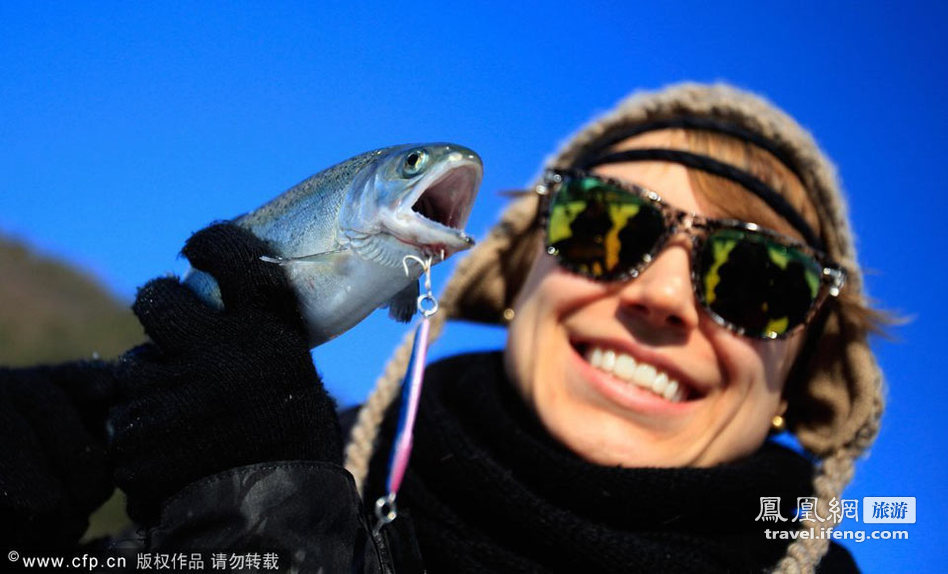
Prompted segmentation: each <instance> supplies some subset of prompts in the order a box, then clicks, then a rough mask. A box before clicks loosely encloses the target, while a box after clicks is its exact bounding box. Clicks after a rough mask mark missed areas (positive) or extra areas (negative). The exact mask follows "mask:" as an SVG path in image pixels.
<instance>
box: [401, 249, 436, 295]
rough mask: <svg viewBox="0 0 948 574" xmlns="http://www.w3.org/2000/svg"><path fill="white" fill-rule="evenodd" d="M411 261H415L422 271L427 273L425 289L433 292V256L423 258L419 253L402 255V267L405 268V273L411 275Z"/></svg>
mask: <svg viewBox="0 0 948 574" xmlns="http://www.w3.org/2000/svg"><path fill="white" fill-rule="evenodd" d="M409 261H414V262H415V263H417V264H418V265H419V266H420V267H421V272H422V273H424V275H425V291H428V292H431V257H428V258H427V259H422V258H421V257H418V256H417V255H406V256H404V257H402V268H403V269H404V270H405V275H407V276H409V277H411V272H410V271H409V270H408V262H409Z"/></svg>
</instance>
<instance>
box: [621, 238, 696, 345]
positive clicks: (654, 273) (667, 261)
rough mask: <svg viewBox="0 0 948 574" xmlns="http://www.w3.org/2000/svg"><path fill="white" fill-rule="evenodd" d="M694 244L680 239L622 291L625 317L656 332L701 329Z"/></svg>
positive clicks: (683, 331) (668, 246)
mask: <svg viewBox="0 0 948 574" xmlns="http://www.w3.org/2000/svg"><path fill="white" fill-rule="evenodd" d="M690 248H691V243H690V242H689V241H688V239H687V238H686V237H685V236H683V235H679V236H678V237H676V238H673V239H672V240H670V241H669V242H668V244H667V245H666V246H665V248H664V249H662V251H660V252H659V253H658V255H657V256H656V257H655V259H654V260H653V261H652V262H651V263H650V264H649V266H648V267H646V268H645V269H644V270H643V271H642V273H640V274H639V276H638V277H637V278H635V279H633V280H631V281H628V282H627V283H626V284H625V285H623V286H622V289H621V291H619V298H620V304H621V307H622V312H623V314H625V315H626V317H627V318H628V319H630V320H632V321H635V322H638V323H642V324H646V325H648V326H649V327H651V328H653V329H660V330H665V331H668V330H671V331H673V332H677V333H682V334H683V333H686V332H688V331H689V330H691V329H694V328H696V327H697V326H698V308H697V303H696V302H695V296H694V291H693V290H692V288H691V256H690Z"/></svg>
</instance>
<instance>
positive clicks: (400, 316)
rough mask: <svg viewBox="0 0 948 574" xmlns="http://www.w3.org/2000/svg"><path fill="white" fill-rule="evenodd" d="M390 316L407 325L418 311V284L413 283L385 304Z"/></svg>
mask: <svg viewBox="0 0 948 574" xmlns="http://www.w3.org/2000/svg"><path fill="white" fill-rule="evenodd" d="M385 306H387V307H388V315H389V317H391V318H392V319H395V320H396V321H401V322H402V323H407V322H409V321H411V318H412V317H413V316H414V315H415V311H416V310H417V309H418V282H417V281H412V282H411V283H409V284H408V286H407V287H405V288H404V289H402V290H401V291H399V292H398V293H396V294H395V296H394V297H392V298H391V299H389V300H388V302H387V303H386V304H385Z"/></svg>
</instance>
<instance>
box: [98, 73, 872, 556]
mask: <svg viewBox="0 0 948 574" xmlns="http://www.w3.org/2000/svg"><path fill="white" fill-rule="evenodd" d="M546 168H547V169H545V170H544V173H543V174H542V175H541V177H540V179H539V181H538V184H537V187H536V193H530V194H527V195H526V196H525V197H523V198H521V199H520V200H518V201H516V202H515V203H513V204H512V205H511V207H510V208H509V209H508V210H507V211H506V212H505V213H504V215H503V217H502V218H501V221H500V223H499V224H498V225H497V226H495V228H494V229H493V230H492V232H491V234H490V235H489V237H488V238H487V239H486V240H485V241H483V242H482V243H481V244H479V245H478V246H477V247H476V248H475V249H474V250H473V252H472V253H471V254H470V255H469V256H468V257H467V258H466V259H465V260H464V261H463V262H462V263H460V264H459V266H458V269H457V271H456V273H455V274H454V276H453V277H452V278H451V280H450V281H449V283H448V285H447V287H446V289H445V292H444V294H443V295H442V297H441V299H440V303H441V309H442V312H440V313H438V314H437V315H435V317H434V319H433V322H434V324H433V329H432V330H433V336H435V337H436V336H437V334H438V333H439V332H440V330H441V328H442V327H443V325H444V321H445V318H446V317H447V316H451V317H457V318H463V319H469V320H478V321H490V322H507V323H509V330H508V333H509V338H508V342H507V345H506V348H505V350H504V351H503V352H497V353H486V354H476V355H467V356H461V357H455V358H452V359H449V360H446V361H443V362H441V363H438V364H436V365H432V366H431V367H430V368H429V369H428V370H427V373H426V379H425V392H424V394H423V397H422V401H421V408H420V411H419V416H418V420H417V426H416V430H415V447H414V454H413V458H412V460H411V463H410V466H409V468H408V471H407V473H406V476H405V479H404V482H403V484H402V487H401V490H400V492H399V496H398V499H397V502H398V510H399V513H398V518H396V519H395V521H394V522H392V523H391V524H389V525H386V526H383V527H380V528H379V529H376V530H373V529H372V526H373V523H374V522H375V518H374V517H373V516H372V515H371V513H370V512H367V511H365V510H364V509H363V506H362V505H361V503H360V499H359V496H358V495H357V494H356V489H358V490H359V492H360V493H361V494H362V500H365V501H366V504H365V507H366V508H368V509H371V508H372V503H373V502H374V501H376V500H377V499H380V498H382V497H384V495H385V486H384V485H385V479H386V474H387V467H388V462H389V451H390V447H391V443H392V437H393V435H394V429H395V426H396V423H397V405H396V404H395V403H396V401H394V398H395V397H396V395H397V394H398V384H399V382H400V380H401V378H402V375H403V374H404V372H405V369H406V367H407V363H408V359H409V355H410V341H406V344H405V345H403V346H402V347H401V348H400V349H399V350H398V351H397V352H396V354H395V357H394V358H393V360H392V361H391V362H390V363H389V364H388V366H387V367H386V370H385V374H384V375H383V377H382V378H381V379H380V381H379V384H378V387H377V389H376V390H375V392H374V393H373V394H372V396H371V397H370V398H369V400H368V401H367V402H366V404H365V405H364V406H363V407H362V408H361V410H360V411H359V413H358V417H357V420H355V421H354V422H353V421H351V420H350V419H351V418H352V417H350V416H348V414H343V417H342V418H343V422H344V423H346V425H345V426H349V423H353V424H352V426H351V432H350V437H351V438H350V441H349V443H348V445H347V446H346V449H345V469H343V467H342V466H341V463H342V462H343V450H342V446H341V440H340V436H341V435H340V432H339V423H338V421H337V419H336V416H335V413H334V405H333V402H332V400H331V399H330V398H329V397H328V395H327V394H326V392H325V390H324V389H323V388H322V386H321V384H318V376H317V375H316V373H315V370H314V368H313V365H312V363H311V361H310V360H309V354H308V350H307V345H306V339H305V329H304V328H303V326H302V323H301V320H300V318H299V315H298V313H297V311H296V307H295V302H294V301H293V298H292V295H290V293H291V291H290V290H289V288H288V286H287V283H286V279H285V277H283V276H282V274H281V272H280V271H279V268H278V267H277V266H273V265H267V264H265V263H261V262H260V256H261V255H265V254H267V250H268V248H267V246H266V245H265V244H264V243H263V242H261V241H259V240H257V239H256V238H254V237H253V236H248V234H247V233H246V232H241V230H239V229H237V228H235V227H233V226H228V225H218V226H213V227H211V228H208V229H207V230H204V231H202V232H199V233H198V234H196V235H195V236H194V237H192V238H191V239H190V240H189V241H188V243H187V245H186V246H185V249H184V254H185V255H186V256H187V257H188V258H189V259H190V261H191V263H192V264H193V265H194V266H195V267H197V268H199V269H202V270H204V271H207V272H209V273H211V274H212V275H214V276H215V278H217V280H218V283H219V284H220V286H221V290H222V297H223V299H224V302H225V309H226V310H225V312H223V313H217V312H213V311H210V310H208V309H207V308H206V307H204V306H203V304H201V302H200V301H199V300H197V299H196V298H195V297H194V296H193V294H191V293H190V291H189V290H187V289H186V288H184V287H182V286H181V285H180V284H179V283H178V282H177V281H176V280H175V279H173V278H165V279H158V280H155V281H152V282H151V283H149V284H148V285H146V286H145V287H144V288H143V289H142V290H141V291H140V292H139V295H138V298H137V300H136V303H135V306H134V310H135V312H136V314H137V315H138V317H139V319H140V320H141V322H142V324H143V326H144V327H145V330H146V332H147V333H148V335H149V336H150V337H151V339H152V342H151V343H149V344H148V345H145V346H143V347H141V348H139V349H137V350H136V351H134V352H132V353H129V354H128V355H126V356H125V357H124V358H123V360H122V361H121V362H120V364H119V366H118V369H117V370H116V371H115V379H116V381H117V382H116V385H117V386H118V388H119V389H120V391H119V393H118V396H117V398H116V403H117V404H116V405H115V406H114V408H113V409H112V412H111V419H110V424H111V428H112V429H113V438H112V444H111V449H110V455H111V461H112V464H113V465H114V468H115V482H116V484H117V485H118V486H119V487H121V488H122V489H123V490H125V492H126V493H127V495H128V500H129V506H128V510H129V514H130V515H131V516H132V517H133V518H135V519H136V520H138V521H139V522H140V523H142V524H143V525H146V526H148V527H149V529H148V539H149V540H148V543H149V544H150V547H151V549H156V550H165V551H169V550H175V551H177V550H185V549H199V550H203V551H208V552H221V551H225V550H228V549H231V550H234V551H240V552H249V551H256V550H260V551H265V550H269V551H275V552H277V554H278V556H279V557H280V561H281V564H280V565H281V566H283V567H287V566H289V567H291V568H300V569H302V571H310V570H315V569H316V568H323V569H324V570H325V571H344V570H345V571H371V572H375V571H384V569H385V568H386V567H389V566H390V565H391V564H395V566H396V570H397V571H399V572H407V571H417V570H420V569H421V568H422V564H424V567H426V568H427V569H428V570H429V571H431V572H484V571H498V572H535V571H564V572H573V571H584V572H585V571H593V572H600V571H602V572H624V571H640V570H641V571H644V570H649V571H651V570H657V571H761V570H770V569H777V570H782V571H811V570H813V569H814V568H819V569H820V570H821V571H849V570H854V569H855V566H854V564H853V563H852V560H851V558H850V557H849V555H848V554H847V553H846V552H845V551H844V550H842V549H841V548H840V547H838V546H835V545H830V544H829V542H828V540H823V539H800V540H796V541H794V542H792V543H791V542H790V541H789V540H787V539H780V537H773V536H770V535H768V531H780V530H791V531H795V530H796V529H797V528H798V527H800V526H801V524H802V525H803V526H804V527H808V526H811V525H810V524H807V523H806V522H799V521H796V522H795V521H794V520H793V517H794V514H795V510H797V509H800V510H807V511H808V512H812V511H815V512H816V514H817V515H819V516H820V517H822V518H828V517H829V516H831V513H832V510H833V507H832V504H833V503H834V502H838V499H839V497H840V495H841V493H842V490H843V488H844V487H845V485H846V484H847V483H848V481H849V480H850V478H851V476H852V472H853V461H854V459H855V458H856V457H857V456H859V455H860V454H861V453H862V452H863V451H864V450H865V449H866V448H867V447H868V446H869V445H870V443H871V442H872V440H873V439H874V437H875V435H876V432H877V430H878V422H879V417H880V415H881V411H882V398H881V397H882V395H881V378H880V374H879V371H878V368H877V367H876V364H875V361H874V358H873V355H872V353H871V351H870V349H869V347H868V344H867V342H866V336H867V334H868V332H869V330H870V329H871V328H872V327H873V326H874V325H875V324H877V322H878V321H877V317H876V315H875V314H873V312H872V311H870V310H869V309H868V308H867V306H866V304H865V300H864V297H863V295H862V292H861V289H862V287H861V277H860V274H859V268H858V265H857V263H856V261H855V255H854V252H853V248H852V238H851V234H850V231H849V228H848V222H847V220H846V214H845V208H844V205H843V204H842V199H841V197H840V193H839V189H838V184H837V182H836V179H835V176H834V173H833V170H832V167H831V166H830V164H829V163H828V162H827V160H826V159H825V158H824V157H823V155H822V154H821V153H820V151H819V149H818V148H817V147H816V145H815V144H814V143H813V141H812V139H811V138H810V137H809V136H808V135H807V134H806V133H805V132H804V131H803V130H802V129H801V128H799V126H797V125H796V124H795V123H794V122H793V121H792V120H791V119H790V118H788V117H787V116H785V115H784V114H782V113H781V112H779V111H778V110H776V109H774V108H773V107H772V106H770V105H769V104H767V103H766V102H764V101H762V100H760V99H758V98H756V97H755V96H752V95H749V94H746V93H743V92H740V91H737V90H735V89H733V88H729V87H726V86H699V85H681V86H676V87H672V88H669V89H667V90H664V91H662V92H658V93H646V94H639V95H634V96H633V97H631V98H630V99H628V100H626V101H624V102H622V103H621V104H620V105H619V106H618V107H617V108H616V109H615V110H614V111H613V112H611V113H609V114H607V115H605V116H603V117H602V118H599V119H597V120H596V121H594V122H593V123H591V124H590V125H588V126H587V127H585V128H584V129H583V130H581V131H580V132H579V133H578V134H577V135H575V136H574V137H573V138H572V139H571V140H570V141H569V142H568V143H567V144H566V145H565V146H564V147H563V148H562V149H561V150H560V151H559V152H558V153H557V154H555V155H554V156H553V157H552V158H551V159H550V160H549V161H548V162H547V165H546ZM314 381H315V382H316V383H317V384H313V383H314ZM783 428H789V429H790V430H791V431H792V432H793V433H794V434H795V435H796V437H797V439H798V440H799V442H800V443H801V444H802V445H803V447H804V448H805V449H806V450H807V451H808V452H809V453H810V454H812V455H813V457H814V458H813V460H812V461H811V460H809V459H807V458H804V457H803V456H800V455H798V454H796V453H794V452H792V451H790V450H788V449H785V448H782V447H779V446H777V445H775V444H774V443H772V442H771V441H768V440H767V438H768V436H769V435H770V434H772V433H773V432H775V431H779V430H781V429H783ZM353 479H354V480H353ZM808 497H809V498H808ZM765 499H766V500H768V501H776V504H775V506H773V507H771V506H768V507H766V508H765V506H764V500H765ZM801 499H802V500H803V501H804V502H805V501H807V500H813V502H814V504H815V509H808V508H807V507H806V506H805V505H804V504H798V502H799V501H800V500H801ZM778 515H779V516H778ZM809 517H810V515H809V514H807V515H804V518H809ZM770 520H772V521H770ZM823 525H825V523H821V524H819V525H818V526H823ZM770 534H771V535H772V534H773V532H770ZM773 538H776V539H773Z"/></svg>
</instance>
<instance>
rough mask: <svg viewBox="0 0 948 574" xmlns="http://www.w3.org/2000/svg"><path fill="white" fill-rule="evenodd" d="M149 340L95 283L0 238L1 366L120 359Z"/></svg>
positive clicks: (124, 309)
mask: <svg viewBox="0 0 948 574" xmlns="http://www.w3.org/2000/svg"><path fill="white" fill-rule="evenodd" d="M143 340H144V335H143V334H142V330H141V327H139V325H138V322H137V321H136V319H135V316H134V315H132V312H131V310H129V306H128V304H125V303H123V302H120V301H118V300H117V299H116V298H115V297H114V296H112V295H111V294H110V293H109V292H108V291H107V290H106V289H105V288H103V287H102V286H101V285H100V284H99V283H97V282H96V281H95V279H93V278H91V277H90V276H89V275H87V274H85V273H83V272H82V271H80V270H78V269H76V268H75V267H72V266H70V265H68V264H66V263H63V262H61V261H57V260H55V259H51V258H49V257H44V256H41V255H38V254H37V253H36V252H35V251H34V250H32V249H31V248H30V247H28V246H26V245H24V244H23V243H21V242H19V241H16V240H13V239H10V238H6V237H3V236H2V235H0V364H2V365H7V366H13V365H30V364H34V363H48V362H56V361H62V360H68V359H78V358H87V357H91V356H92V355H93V353H98V354H99V355H100V356H101V357H103V358H109V357H115V356H117V355H118V354H120V353H121V352H122V351H124V350H126V349H128V348H129V347H131V346H133V345H135V344H137V343H139V342H142V341H143Z"/></svg>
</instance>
